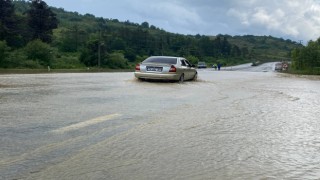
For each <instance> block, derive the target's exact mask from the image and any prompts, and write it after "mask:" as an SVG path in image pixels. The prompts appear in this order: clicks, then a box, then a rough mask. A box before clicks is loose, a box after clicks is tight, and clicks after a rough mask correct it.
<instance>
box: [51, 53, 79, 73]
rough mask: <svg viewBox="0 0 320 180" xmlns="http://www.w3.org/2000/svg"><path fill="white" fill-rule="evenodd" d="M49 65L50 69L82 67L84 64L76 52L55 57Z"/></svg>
mask: <svg viewBox="0 0 320 180" xmlns="http://www.w3.org/2000/svg"><path fill="white" fill-rule="evenodd" d="M51 67H52V69H82V68H85V65H84V64H82V63H81V62H80V61H79V58H78V57H77V54H74V53H65V54H62V55H59V56H58V57H57V58H55V59H54V60H53V61H52V63H51Z"/></svg>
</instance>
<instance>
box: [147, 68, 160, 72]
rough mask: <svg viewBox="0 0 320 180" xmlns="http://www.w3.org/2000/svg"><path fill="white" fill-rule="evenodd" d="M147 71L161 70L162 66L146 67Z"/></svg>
mask: <svg viewBox="0 0 320 180" xmlns="http://www.w3.org/2000/svg"><path fill="white" fill-rule="evenodd" d="M147 71H156V72H162V67H147Z"/></svg>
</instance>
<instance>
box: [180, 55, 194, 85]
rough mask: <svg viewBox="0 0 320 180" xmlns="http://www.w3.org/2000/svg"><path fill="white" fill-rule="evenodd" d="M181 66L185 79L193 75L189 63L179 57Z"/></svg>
mask: <svg viewBox="0 0 320 180" xmlns="http://www.w3.org/2000/svg"><path fill="white" fill-rule="evenodd" d="M181 67H182V68H183V69H184V78H185V79H186V80H188V79H191V78H192V77H193V73H192V70H191V65H190V63H189V62H188V61H187V60H185V59H181Z"/></svg>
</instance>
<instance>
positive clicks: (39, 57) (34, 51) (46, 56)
mask: <svg viewBox="0 0 320 180" xmlns="http://www.w3.org/2000/svg"><path fill="white" fill-rule="evenodd" d="M25 54H26V55H27V58H28V59H29V60H34V61H39V64H41V65H42V66H50V65H51V61H52V60H53V49H52V48H51V47H50V45H49V44H46V43H44V42H42V41H41V40H39V39H37V40H34V41H31V42H29V43H28V44H27V46H26V47H25Z"/></svg>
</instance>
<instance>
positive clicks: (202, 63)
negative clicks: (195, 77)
mask: <svg viewBox="0 0 320 180" xmlns="http://www.w3.org/2000/svg"><path fill="white" fill-rule="evenodd" d="M198 68H199V69H200V68H207V64H206V63H205V62H198Z"/></svg>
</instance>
